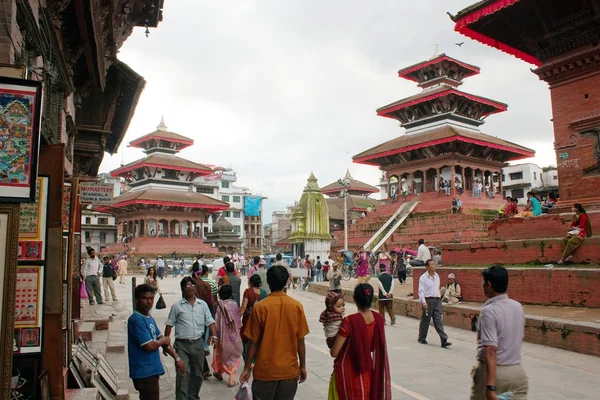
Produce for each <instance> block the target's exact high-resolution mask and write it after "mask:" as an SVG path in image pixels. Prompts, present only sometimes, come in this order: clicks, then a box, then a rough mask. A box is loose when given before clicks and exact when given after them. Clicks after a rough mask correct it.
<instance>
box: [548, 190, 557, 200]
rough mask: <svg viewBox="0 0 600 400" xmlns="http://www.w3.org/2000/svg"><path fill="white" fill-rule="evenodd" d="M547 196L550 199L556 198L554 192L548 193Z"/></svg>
mask: <svg viewBox="0 0 600 400" xmlns="http://www.w3.org/2000/svg"><path fill="white" fill-rule="evenodd" d="M548 198H549V199H552V200H556V193H554V192H550V193H548Z"/></svg>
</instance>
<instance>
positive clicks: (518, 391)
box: [471, 361, 529, 400]
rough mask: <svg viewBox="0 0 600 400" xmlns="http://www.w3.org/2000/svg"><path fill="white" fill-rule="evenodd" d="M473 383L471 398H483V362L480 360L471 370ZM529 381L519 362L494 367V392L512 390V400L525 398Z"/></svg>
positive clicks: (479, 399) (484, 385) (484, 382)
mask: <svg viewBox="0 0 600 400" xmlns="http://www.w3.org/2000/svg"><path fill="white" fill-rule="evenodd" d="M471 378H472V379H473V384H472V386H471V400H481V399H485V391H486V390H487V389H486V386H487V385H486V380H485V364H484V363H482V362H481V361H480V362H479V363H478V364H477V365H476V366H474V367H473V369H472V370H471ZM528 389H529V382H528V380H527V375H525V370H524V369H523V366H522V365H521V364H515V365H498V366H497V367H496V393H497V394H501V393H505V392H512V394H513V397H512V400H526V399H527V390H528Z"/></svg>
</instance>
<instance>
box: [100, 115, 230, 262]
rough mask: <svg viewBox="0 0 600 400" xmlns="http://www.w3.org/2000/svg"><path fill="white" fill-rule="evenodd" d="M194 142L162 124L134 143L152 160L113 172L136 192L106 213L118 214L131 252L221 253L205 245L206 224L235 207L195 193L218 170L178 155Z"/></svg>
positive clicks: (112, 206) (146, 159)
mask: <svg viewBox="0 0 600 400" xmlns="http://www.w3.org/2000/svg"><path fill="white" fill-rule="evenodd" d="M193 144H194V141H193V140H192V139H190V138H188V137H185V136H182V135H179V134H177V133H173V132H169V130H168V129H167V126H166V125H165V122H164V120H161V122H160V124H159V125H158V127H157V128H156V131H154V132H152V133H149V134H147V135H144V136H142V137H140V138H138V139H135V140H133V141H132V142H131V143H130V144H129V145H130V146H132V147H137V148H141V149H143V151H144V153H146V157H144V158H142V159H139V160H136V161H133V162H131V163H129V164H127V165H123V166H121V167H120V168H118V169H116V170H114V171H111V173H110V174H111V176H114V177H120V178H123V179H125V181H126V183H127V185H128V187H129V188H130V190H129V191H128V192H126V193H125V194H123V195H121V196H119V197H116V198H115V199H114V200H113V202H112V204H111V206H110V207H107V209H106V210H104V211H107V212H111V213H113V214H116V216H117V227H118V233H119V236H120V237H121V238H124V240H123V242H124V243H126V244H127V246H128V247H129V248H130V249H131V248H133V247H135V248H136V251H137V252H139V253H150V254H155V253H167V252H168V254H170V253H171V252H172V251H177V252H179V253H196V252H197V251H200V252H201V253H209V252H216V251H217V248H213V247H212V245H211V244H209V243H207V244H205V243H204V241H203V239H202V232H203V231H204V230H203V225H204V223H206V222H207V221H208V217H209V216H210V215H211V214H213V213H218V212H220V211H222V210H226V209H228V208H229V204H227V203H225V202H222V201H219V200H216V199H213V198H211V197H209V196H206V195H204V194H201V193H197V192H196V191H195V187H194V185H193V181H194V179H196V178H197V177H199V176H204V175H210V174H212V173H213V172H214V171H213V170H212V168H210V167H207V166H205V165H202V164H197V163H195V162H192V161H189V160H186V159H184V158H181V157H178V156H177V155H176V154H177V153H178V152H179V151H181V150H183V149H185V148H187V147H190V146H192V145H193Z"/></svg>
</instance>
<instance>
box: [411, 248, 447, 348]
mask: <svg viewBox="0 0 600 400" xmlns="http://www.w3.org/2000/svg"><path fill="white" fill-rule="evenodd" d="M419 301H420V302H421V306H422V308H423V314H422V315H421V324H420V325H419V343H422V344H427V340H426V339H427V332H428V331H429V323H430V322H431V318H432V317H433V326H434V327H435V330H436V331H437V333H438V335H440V339H441V341H442V347H444V348H445V347H449V346H451V345H452V343H450V342H449V341H448V335H446V333H445V332H444V324H443V323H442V300H441V298H440V276H439V275H438V274H437V272H435V263H434V262H433V260H427V271H425V273H424V274H423V275H421V277H420V278H419Z"/></svg>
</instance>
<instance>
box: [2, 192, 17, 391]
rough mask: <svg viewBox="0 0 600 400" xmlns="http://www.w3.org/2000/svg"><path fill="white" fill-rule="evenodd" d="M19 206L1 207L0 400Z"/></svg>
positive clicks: (7, 365) (6, 383)
mask: <svg viewBox="0 0 600 400" xmlns="http://www.w3.org/2000/svg"><path fill="white" fill-rule="evenodd" d="M18 236H19V204H0V371H1V373H0V399H8V398H9V395H10V394H9V393H10V379H11V374H12V358H13V340H14V317H15V311H14V307H15V287H16V283H17V245H18Z"/></svg>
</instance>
